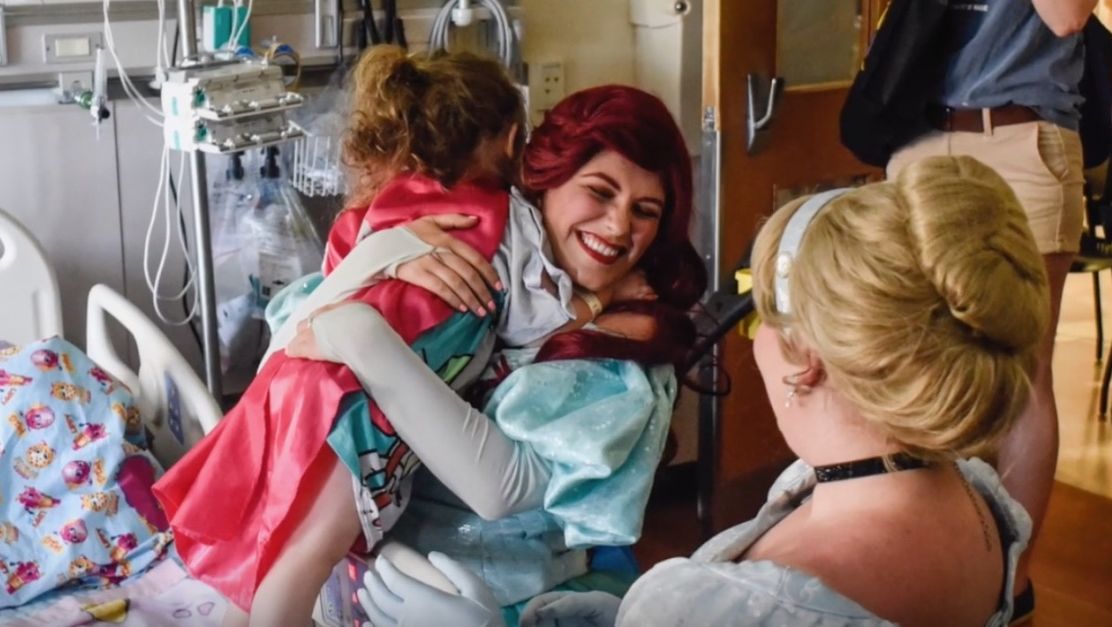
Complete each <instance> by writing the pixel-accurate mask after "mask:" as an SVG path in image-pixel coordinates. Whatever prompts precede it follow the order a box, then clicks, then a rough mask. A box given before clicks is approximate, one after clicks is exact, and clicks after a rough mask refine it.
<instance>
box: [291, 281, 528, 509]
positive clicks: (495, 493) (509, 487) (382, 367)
mask: <svg viewBox="0 0 1112 627" xmlns="http://www.w3.org/2000/svg"><path fill="white" fill-rule="evenodd" d="M306 326H308V327H309V328H308V329H305V328H303V329H302V332H300V333H299V334H298V339H297V340H296V341H295V342H293V343H291V345H290V347H289V349H288V352H291V354H293V355H295V356H301V357H308V358H312V359H325V360H328V361H334V362H339V363H343V364H345V365H346V366H348V367H349V368H351V370H352V371H353V372H354V373H355V375H356V376H357V377H358V378H359V382H360V383H361V384H362V385H363V387H364V389H365V390H366V391H367V393H368V394H370V395H371V396H372V397H373V398H374V399H375V402H376V403H378V405H379V407H380V408H381V409H382V411H383V413H384V414H386V415H387V416H389V417H390V422H391V424H393V426H394V429H395V430H396V431H397V432H398V435H399V436H400V437H401V438H402V439H403V440H404V441H405V442H406V444H408V445H409V446H410V448H412V449H413V451H414V452H415V453H416V454H417V456H418V457H420V458H421V461H422V462H423V463H424V464H425V465H426V466H428V468H429V470H431V471H432V472H433V474H435V475H436V476H437V478H439V479H440V480H441V482H443V483H444V485H445V486H447V487H448V489H449V490H451V491H452V492H454V493H455V494H456V496H458V497H459V498H460V499H462V500H463V502H464V503H466V504H467V506H468V507H470V508H471V509H472V510H474V511H475V513H477V514H479V515H480V516H482V517H483V518H486V519H488V520H495V519H498V518H502V517H504V516H507V515H509V514H513V513H516V512H521V511H525V510H528V509H533V508H535V507H540V506H541V504H542V502H543V499H544V492H545V489H546V488H547V487H548V479H549V471H548V466H547V465H546V464H545V463H544V461H543V460H542V459H541V458H540V456H539V455H537V453H536V452H535V451H534V450H533V449H532V447H530V446H528V445H524V444H521V443H519V442H515V441H514V440H511V439H510V438H508V437H506V435H505V434H503V433H502V432H501V431H500V430H499V429H498V426H497V425H496V424H495V423H494V421H492V420H491V419H489V418H487V417H486V416H485V415H483V414H482V413H480V412H479V411H477V410H476V409H474V408H473V407H471V405H469V404H468V403H467V402H465V401H464V400H463V399H461V398H460V397H459V396H457V395H456V393H455V392H453V391H452V389H451V388H450V387H448V385H447V384H445V383H444V382H443V381H442V380H441V379H440V377H438V376H437V375H436V374H435V373H434V372H433V371H432V370H430V369H429V367H428V366H427V365H426V364H425V362H423V361H422V360H421V358H420V357H418V356H417V354H416V353H414V352H413V350H412V349H411V348H410V347H409V346H408V345H406V344H405V342H404V341H402V339H401V337H399V336H398V334H397V333H396V332H395V331H394V329H392V328H391V327H390V325H389V324H388V323H387V322H386V320H385V319H383V318H382V316H381V315H380V314H379V313H378V312H377V311H376V310H375V309H374V308H373V307H370V306H368V305H364V304H362V303H344V304H342V305H340V306H337V307H335V308H333V309H331V310H326V311H320V312H317V313H315V314H314V315H313V318H312V322H311V323H310V324H308V325H306ZM314 349H316V350H315V351H314Z"/></svg>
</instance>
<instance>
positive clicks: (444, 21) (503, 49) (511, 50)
mask: <svg viewBox="0 0 1112 627" xmlns="http://www.w3.org/2000/svg"><path fill="white" fill-rule="evenodd" d="M460 4H461V2H460V0H447V2H445V3H444V5H443V6H441V7H440V10H439V11H438V12H437V14H436V18H435V19H434V20H433V24H432V29H431V30H430V31H429V50H447V49H448V39H449V32H450V30H451V27H452V12H453V11H454V10H455V9H456V8H457V7H458V6H459V5H460ZM471 4H475V5H479V6H482V7H485V8H486V9H487V10H488V11H490V13H491V16H492V17H493V18H494V23H495V27H496V29H495V31H496V34H497V39H498V45H497V49H496V50H495V51H494V52H495V53H496V54H497V56H498V58H499V59H500V60H501V61H502V64H503V65H505V66H506V68H507V69H508V70H510V72H511V73H512V74H513V75H514V78H517V79H519V80H520V79H523V78H524V77H523V76H521V74H522V73H523V72H522V71H521V67H520V63H519V59H518V54H517V35H516V34H515V32H514V29H513V25H512V24H511V23H510V18H509V15H507V13H506V8H505V7H504V6H502V3H501V2H499V1H498V0H472V2H470V3H467V8H468V9H469V10H471V11H473V10H474V9H471V8H470V5H471Z"/></svg>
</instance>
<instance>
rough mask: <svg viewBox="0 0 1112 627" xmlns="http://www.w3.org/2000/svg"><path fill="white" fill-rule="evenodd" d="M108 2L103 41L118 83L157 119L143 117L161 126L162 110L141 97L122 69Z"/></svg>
mask: <svg viewBox="0 0 1112 627" xmlns="http://www.w3.org/2000/svg"><path fill="white" fill-rule="evenodd" d="M110 3H111V0H104V5H103V6H104V42H105V47H106V48H108V53H109V54H110V55H112V61H113V62H114V63H115V65H116V73H117V74H118V77H119V79H120V84H121V85H122V86H123V88H124V93H125V94H127V97H128V99H130V100H131V101H132V102H135V103H137V104H138V105H139V108H140V109H142V108H144V107H145V108H146V109H147V110H148V112H152V113H154V114H155V115H156V116H158V118H157V119H152V118H151V117H149V116H144V117H146V118H147V120H148V121H150V122H152V123H153V124H156V125H159V126H161V125H162V122H160V121H159V120H161V118H162V111H161V110H160V109H158V108H157V107H155V106H153V105H151V103H149V102H147V101H146V99H145V98H143V96H142V95H141V94H140V93H139V90H138V89H137V88H136V87H135V85H134V84H133V83H132V82H131V78H129V77H128V75H127V71H125V70H124V65H123V63H122V62H121V61H120V57H119V55H118V54H116V39H115V37H114V36H113V33H112V22H111V20H110V19H109V18H108V6H109V4H110ZM155 55H156V56H157V55H158V51H157V50H156V51H155Z"/></svg>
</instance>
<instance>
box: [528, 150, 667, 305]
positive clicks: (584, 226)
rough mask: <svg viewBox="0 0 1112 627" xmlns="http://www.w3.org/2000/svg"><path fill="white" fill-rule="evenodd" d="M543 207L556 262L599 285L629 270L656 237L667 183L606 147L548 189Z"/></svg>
mask: <svg viewBox="0 0 1112 627" xmlns="http://www.w3.org/2000/svg"><path fill="white" fill-rule="evenodd" d="M553 207H555V209H552V208H553ZM541 213H542V214H543V215H544V223H545V230H546V231H547V232H548V234H549V237H550V238H551V242H552V254H553V256H554V257H555V258H556V263H557V264H559V265H560V267H562V268H564V269H565V270H566V271H567V272H568V274H570V275H571V277H572V279H573V280H574V281H575V282H576V284H578V285H580V286H582V287H585V288H587V289H590V290H595V291H598V290H601V289H604V288H605V287H606V286H609V285H612V284H614V283H615V282H616V281H617V280H618V279H620V278H621V277H623V276H625V275H626V274H627V273H629V271H630V270H632V269H633V267H634V266H635V265H636V264H637V262H638V261H640V260H641V257H642V255H644V254H645V251H646V250H648V248H649V245H650V244H652V242H653V240H655V239H656V234H657V232H658V231H659V229H660V219H661V217H662V215H663V214H664V187H663V185H662V184H661V182H660V177H659V176H657V175H656V174H655V173H653V172H649V171H648V170H645V169H644V168H642V167H640V166H638V165H637V164H636V163H633V162H632V161H630V160H629V159H626V158H625V157H623V156H622V155H620V154H618V153H616V152H614V151H612V150H608V151H606V152H602V153H600V154H599V155H598V156H597V157H595V158H593V159H591V160H590V161H588V162H587V163H586V164H585V165H584V166H583V167H582V168H580V169H579V170H578V171H577V172H576V173H575V174H574V175H572V177H571V178H570V179H568V180H567V182H565V183H564V184H563V185H560V186H558V187H554V188H552V189H549V190H547V191H546V192H545V193H544V196H543V197H542V200H541Z"/></svg>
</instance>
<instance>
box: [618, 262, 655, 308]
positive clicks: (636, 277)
mask: <svg viewBox="0 0 1112 627" xmlns="http://www.w3.org/2000/svg"><path fill="white" fill-rule="evenodd" d="M656 298H657V296H656V292H655V291H653V288H652V286H650V285H649V281H648V279H646V278H645V273H644V272H643V271H642V270H633V271H631V272H630V273H629V274H627V275H625V276H624V277H622V278H621V279H619V280H618V282H617V283H615V284H614V293H613V294H612V295H611V297H610V302H612V303H620V302H622V301H625V300H656Z"/></svg>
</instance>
